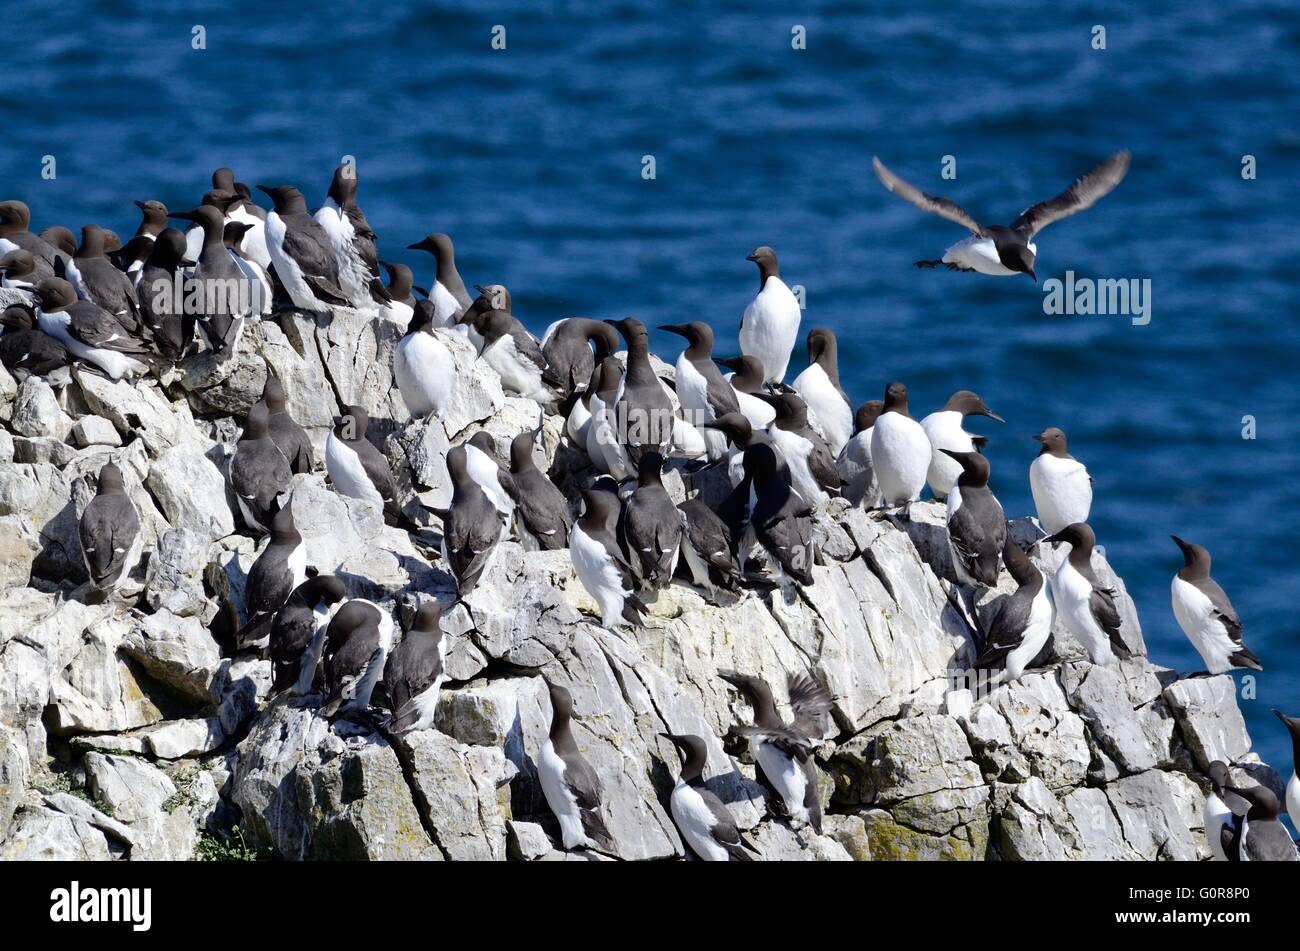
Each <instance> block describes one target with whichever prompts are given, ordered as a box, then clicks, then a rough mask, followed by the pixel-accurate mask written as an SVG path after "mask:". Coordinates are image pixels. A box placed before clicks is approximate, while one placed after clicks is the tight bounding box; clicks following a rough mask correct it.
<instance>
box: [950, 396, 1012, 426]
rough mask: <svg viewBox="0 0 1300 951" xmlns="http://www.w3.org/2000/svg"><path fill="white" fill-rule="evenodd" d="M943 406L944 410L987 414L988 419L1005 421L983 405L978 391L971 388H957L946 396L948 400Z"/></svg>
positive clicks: (970, 414)
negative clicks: (950, 394)
mask: <svg viewBox="0 0 1300 951" xmlns="http://www.w3.org/2000/svg"><path fill="white" fill-rule="evenodd" d="M943 408H944V411H945V412H955V413H961V414H962V416H987V417H988V418H989V419H996V420H997V421H998V422H999V423H1005V422H1006V420H1005V419H1003V418H1002V417H1001V416H999V415H998V414H997V413H995V412H993V410H991V409H989V408H988V406H986V405H985V403H984V401H983V400H982V399H980V396H979V394H978V393H975V392H973V391H971V390H958V391H957V392H956V393H954V394H953V395H952V396H950V397H948V402H947V403H945V404H944V406H943Z"/></svg>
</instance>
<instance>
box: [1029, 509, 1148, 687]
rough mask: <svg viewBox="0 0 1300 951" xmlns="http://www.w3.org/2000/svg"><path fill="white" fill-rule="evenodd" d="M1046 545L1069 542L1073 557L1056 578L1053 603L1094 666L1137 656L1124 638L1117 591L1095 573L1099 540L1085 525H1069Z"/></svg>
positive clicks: (1048, 540)
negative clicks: (1119, 658)
mask: <svg viewBox="0 0 1300 951" xmlns="http://www.w3.org/2000/svg"><path fill="white" fill-rule="evenodd" d="M1043 541H1045V542H1047V543H1048V544H1051V543H1053V542H1065V543H1066V544H1068V545H1069V546H1070V554H1069V555H1068V556H1067V557H1066V558H1065V560H1063V561H1062V562H1061V564H1060V566H1059V567H1058V568H1057V569H1056V574H1055V575H1053V576H1052V601H1053V602H1054V603H1055V604H1056V612H1057V614H1059V615H1060V616H1061V617H1062V618H1063V619H1064V620H1065V626H1066V628H1068V629H1069V631H1070V633H1071V634H1073V635H1074V636H1075V637H1077V638H1078V639H1079V641H1080V642H1081V643H1082V644H1083V646H1084V648H1085V649H1086V650H1087V651H1088V656H1089V657H1091V658H1092V662H1093V663H1094V664H1109V663H1112V662H1113V661H1114V660H1115V657H1116V655H1118V656H1119V657H1121V658H1125V657H1131V656H1133V654H1132V651H1131V650H1130V649H1129V647H1128V645H1127V644H1125V643H1124V639H1123V637H1121V636H1120V632H1119V629H1120V617H1119V609H1118V608H1116V606H1115V589H1114V588H1106V587H1103V586H1102V584H1101V582H1100V581H1098V580H1097V575H1096V573H1095V572H1094V571H1093V570H1092V549H1093V546H1094V545H1096V543H1097V536H1096V535H1094V534H1093V531H1092V528H1091V527H1089V526H1088V525H1087V524H1086V523H1084V522H1077V523H1075V524H1074V525H1068V526H1066V527H1065V528H1063V529H1062V530H1061V531H1059V532H1057V533H1056V534H1055V535H1048V536H1047V537H1046V538H1044V539H1043Z"/></svg>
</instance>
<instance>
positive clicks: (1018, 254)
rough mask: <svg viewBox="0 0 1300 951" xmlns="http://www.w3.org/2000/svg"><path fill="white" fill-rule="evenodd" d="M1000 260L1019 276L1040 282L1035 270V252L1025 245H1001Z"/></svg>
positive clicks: (999, 249)
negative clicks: (1026, 276)
mask: <svg viewBox="0 0 1300 951" xmlns="http://www.w3.org/2000/svg"><path fill="white" fill-rule="evenodd" d="M998 258H999V259H1000V260H1001V261H1002V263H1003V265H1005V266H1006V268H1007V269H1008V270H1011V271H1015V272H1016V273H1018V274H1027V275H1029V276H1030V277H1031V278H1033V280H1034V281H1035V282H1037V281H1038V273H1037V272H1036V271H1035V270H1034V252H1033V251H1030V250H1029V248H1027V247H1026V246H1025V245H1023V244H1007V245H999V247H998Z"/></svg>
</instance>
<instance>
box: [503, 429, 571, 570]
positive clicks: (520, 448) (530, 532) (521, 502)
mask: <svg viewBox="0 0 1300 951" xmlns="http://www.w3.org/2000/svg"><path fill="white" fill-rule="evenodd" d="M503 487H504V488H505V490H506V491H507V492H508V493H510V497H511V498H512V499H513V500H514V503H515V528H516V530H517V531H518V534H519V537H520V539H527V540H528V541H529V543H530V545H532V546H535V547H536V548H538V549H541V550H542V551H554V550H556V549H559V548H564V547H565V546H566V545H568V544H569V529H571V528H572V527H573V515H572V513H570V511H569V503H568V501H567V500H566V499H565V498H564V493H563V492H561V491H560V490H559V489H557V488H556V487H555V484H554V483H553V482H551V480H550V479H548V478H547V477H546V474H545V473H544V472H542V470H540V469H538V468H537V463H536V461H535V460H534V458H533V433H532V431H531V430H527V429H526V430H524V431H523V432H522V433H520V434H519V435H518V436H516V437H515V438H514V439H512V440H511V441H510V478H509V479H508V480H506V481H505V483H503Z"/></svg>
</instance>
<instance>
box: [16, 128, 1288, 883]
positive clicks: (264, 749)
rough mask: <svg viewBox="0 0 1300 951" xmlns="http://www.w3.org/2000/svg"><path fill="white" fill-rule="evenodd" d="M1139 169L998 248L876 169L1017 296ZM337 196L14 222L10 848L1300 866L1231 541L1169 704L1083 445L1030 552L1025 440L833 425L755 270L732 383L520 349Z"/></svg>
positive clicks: (853, 401)
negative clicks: (1255, 713) (1261, 710)
mask: <svg viewBox="0 0 1300 951" xmlns="http://www.w3.org/2000/svg"><path fill="white" fill-rule="evenodd" d="M1128 164H1129V157H1128V155H1127V153H1119V154H1117V155H1116V156H1113V157H1112V158H1110V159H1108V160H1106V161H1105V162H1103V163H1102V164H1101V165H1100V166H1098V167H1097V169H1095V170H1093V171H1092V172H1089V173H1088V174H1087V175H1084V176H1083V177H1081V178H1080V179H1079V180H1078V181H1077V182H1076V183H1075V184H1074V185H1072V186H1071V187H1070V188H1069V189H1067V190H1066V191H1065V192H1063V193H1062V194H1061V195H1059V196H1057V197H1056V198H1054V199H1052V200H1050V201H1047V202H1043V203H1040V204H1038V205H1035V206H1033V207H1031V208H1030V209H1029V210H1027V211H1026V212H1025V213H1024V214H1022V215H1021V216H1019V217H1018V218H1017V219H1016V220H1015V221H1014V222H1013V223H1012V225H1011V226H1010V227H1009V228H1001V227H994V226H983V225H980V224H978V223H977V222H975V221H974V219H972V218H971V217H970V216H969V215H968V214H967V213H966V212H964V211H963V210H962V209H961V208H959V207H958V206H957V205H956V204H954V203H953V202H951V201H948V200H947V199H942V198H936V197H933V196H929V195H926V194H924V193H922V192H921V191H920V190H919V189H916V188H915V187H914V186H911V185H909V184H908V183H907V182H905V181H903V180H902V179H900V178H898V177H897V176H896V175H894V174H893V173H892V172H890V171H889V170H888V169H887V168H885V166H884V165H883V164H881V163H880V162H879V161H878V160H877V162H876V163H875V167H876V170H877V173H878V175H879V176H880V179H881V181H882V183H883V184H884V185H885V186H886V187H887V188H888V189H889V190H890V191H891V192H894V193H896V194H897V195H899V196H900V197H902V198H904V199H906V200H908V201H909V202H911V203H913V204H915V205H917V206H918V207H919V208H921V209H923V210H926V211H930V212H934V213H936V214H939V215H941V216H943V217H945V218H947V219H949V220H951V221H954V222H956V223H958V224H960V225H962V226H963V227H964V228H967V229H968V230H969V231H970V236H969V237H968V238H966V239H965V240H964V241H962V242H961V243H960V244H958V245H954V246H953V248H950V249H949V250H948V252H947V253H946V254H945V255H944V257H943V258H942V259H941V260H939V261H922V262H918V265H919V266H924V267H933V266H935V265H937V264H940V263H942V264H946V265H947V266H949V267H952V268H954V269H959V270H971V271H976V272H979V273H982V274H984V275H990V276H1011V275H1016V274H1025V275H1027V276H1030V277H1033V278H1034V279H1037V278H1036V273H1035V270H1034V265H1035V260H1036V254H1037V247H1036V245H1035V244H1034V237H1035V235H1036V234H1037V232H1038V231H1039V230H1040V229H1041V228H1043V227H1045V226H1046V225H1047V224H1050V223H1052V222H1053V221H1056V220H1058V219H1060V218H1063V217H1066V216H1067V215H1069V214H1072V213H1074V212H1075V211H1078V210H1081V209H1084V208H1087V207H1089V206H1090V205H1092V204H1093V203H1094V202H1095V201H1097V200H1098V199H1099V198H1100V197H1102V196H1103V195H1104V194H1105V193H1106V192H1108V191H1109V190H1110V189H1112V188H1114V187H1115V186H1116V185H1117V184H1118V183H1119V182H1120V180H1121V179H1122V178H1123V176H1124V173H1125V171H1126V170H1127V168H1128ZM357 193H358V179H357V175H356V171H355V169H354V168H352V167H350V166H341V167H340V168H339V169H338V170H337V171H336V172H335V174H334V176H333V179H332V181H331V182H330V185H329V188H328V191H327V193H326V196H325V198H324V201H323V204H322V205H321V206H320V207H319V208H318V209H316V210H315V211H312V210H310V208H309V205H308V202H307V199H306V198H305V196H304V194H303V193H302V192H301V191H299V190H298V189H297V188H295V187H292V186H288V185H275V186H268V185H258V186H257V187H256V189H250V188H249V187H247V186H246V185H244V184H243V183H242V182H239V181H237V180H236V178H235V176H234V174H233V173H232V172H231V170H229V169H224V168H223V169H218V170H217V171H216V172H215V173H214V174H213V176H212V189H211V190H210V191H208V192H207V193H206V194H205V195H204V196H203V197H202V200H201V202H200V203H199V204H198V205H197V206H195V207H193V208H189V209H183V210H171V209H169V208H168V207H166V206H165V205H163V204H162V203H161V202H159V201H157V200H141V201H137V202H136V205H137V206H138V207H139V210H140V214H141V221H140V225H139V228H138V229H137V231H136V233H135V234H134V235H132V236H131V237H130V238H129V239H128V240H126V241H122V240H121V239H120V238H119V237H118V236H117V235H116V234H114V233H113V232H112V231H110V230H108V229H106V228H103V227H100V226H97V225H85V226H83V227H81V228H80V229H79V233H74V232H73V231H71V230H69V229H67V228H64V227H60V226H57V225H53V224H51V223H49V222H44V221H39V220H34V218H33V214H32V212H31V210H30V209H29V208H28V206H27V205H26V204H24V203H23V202H21V201H12V200H11V201H5V202H3V203H0V278H2V282H3V290H0V294H3V304H4V312H3V324H4V331H3V334H0V361H2V362H3V366H4V370H3V371H2V372H0V421H2V422H3V429H0V524H2V525H3V531H2V532H0V855H3V856H4V857H6V858H37V857H54V858H105V859H107V858H129V859H150V858H189V857H193V856H196V855H207V856H212V855H219V854H234V853H238V854H244V855H255V856H256V855H278V856H281V857H285V858H291V859H307V858H404V859H434V860H438V859H472V860H496V859H514V860H585V861H605V860H610V859H655V858H667V857H685V858H691V859H695V860H704V861H762V860H790V859H817V860H848V859H856V860H865V859H877V860H883V859H898V858H922V859H924V858H961V859H985V858H991V859H1034V858H1092V859H1096V858H1112V859H1144V858H1145V859H1155V858H1161V859H1167V858H1173V859H1187V860H1194V859H1208V858H1211V857H1212V858H1216V859H1232V860H1235V859H1243V860H1256V861H1258V860H1261V859H1289V860H1295V859H1296V858H1297V855H1296V850H1295V846H1294V843H1293V842H1292V839H1291V836H1290V834H1289V833H1288V832H1287V830H1286V827H1285V826H1284V825H1283V823H1282V822H1281V821H1280V819H1279V817H1280V816H1284V815H1286V814H1287V813H1288V812H1289V814H1290V817H1291V821H1292V822H1295V821H1296V819H1297V818H1300V815H1298V813H1300V781H1298V780H1297V779H1296V777H1295V774H1294V771H1293V769H1291V768H1290V766H1291V764H1287V767H1288V768H1287V769H1286V770H1285V771H1284V773H1283V775H1282V776H1279V774H1278V773H1277V772H1274V771H1273V770H1272V769H1270V768H1269V767H1268V766H1267V765H1265V764H1263V763H1261V762H1260V761H1259V759H1258V757H1257V756H1255V755H1254V754H1253V753H1251V751H1250V745H1251V744H1250V738H1249V736H1248V735H1247V734H1246V730H1245V727H1244V724H1243V721H1242V718H1241V714H1240V711H1239V710H1238V709H1237V706H1236V702H1235V689H1234V682H1233V679H1232V676H1231V671H1233V670H1234V669H1236V668H1251V669H1256V670H1258V669H1261V665H1260V661H1259V659H1258V658H1257V657H1256V656H1255V655H1254V654H1253V653H1252V652H1251V651H1250V649H1249V648H1248V647H1247V646H1246V642H1245V640H1244V639H1243V628H1244V625H1243V621H1242V619H1241V618H1240V617H1239V616H1238V614H1237V613H1236V611H1235V610H1234V609H1233V606H1232V603H1231V602H1230V600H1229V598H1228V595H1227V594H1226V593H1225V592H1224V591H1223V590H1222V589H1221V588H1220V587H1219V586H1218V585H1217V584H1216V583H1215V581H1214V579H1213V576H1212V574H1211V559H1210V553H1209V552H1208V551H1206V549H1205V548H1204V547H1202V546H1200V545H1197V544H1195V543H1194V542H1192V541H1186V540H1184V539H1182V538H1181V537H1175V538H1174V539H1173V544H1171V549H1170V553H1169V554H1170V570H1171V575H1172V611H1173V613H1174V616H1175V617H1176V618H1177V621H1178V623H1179V625H1180V626H1181V627H1182V629H1183V630H1184V631H1185V632H1186V634H1187V636H1188V638H1189V639H1190V641H1191V642H1192V644H1193V645H1194V646H1195V647H1196V649H1197V651H1198V652H1199V653H1200V655H1201V657H1202V658H1203V659H1204V663H1205V670H1204V671H1203V672H1199V671H1198V672H1193V673H1192V674H1190V675H1180V674H1178V673H1176V672H1174V671H1171V670H1168V669H1165V668H1162V667H1160V666H1158V665H1157V664H1155V663H1153V662H1152V661H1151V660H1149V659H1148V658H1147V657H1146V656H1145V655H1146V651H1145V646H1144V643H1143V640H1142V635H1141V630H1140V627H1139V625H1138V620H1137V616H1136V613H1135V612H1134V610H1133V605H1132V602H1131V601H1130V599H1129V598H1128V596H1127V594H1126V593H1125V590H1124V586H1123V583H1122V581H1121V580H1120V579H1119V578H1118V577H1116V576H1115V574H1114V572H1113V571H1112V570H1111V568H1110V566H1109V565H1108V564H1107V562H1106V560H1105V557H1104V552H1103V549H1102V547H1101V546H1100V545H1099V544H1098V539H1097V538H1096V536H1095V534H1094V532H1093V530H1092V529H1091V528H1090V527H1089V525H1088V519H1089V516H1090V513H1091V511H1092V507H1093V504H1094V498H1093V483H1092V479H1091V478H1090V477H1089V474H1088V471H1087V468H1086V467H1085V466H1084V464H1083V463H1082V462H1081V461H1079V460H1078V459H1076V458H1075V457H1074V455H1073V454H1072V450H1074V449H1075V447H1073V446H1071V444H1070V443H1069V441H1068V437H1067V434H1066V431H1067V430H1068V428H1069V424H1070V421H1069V420H1054V419H1040V420H1016V421H1015V422H1016V424H1017V426H1018V427H1019V426H1032V427H1035V428H1036V429H1037V430H1039V433H1040V434H1039V435H1038V436H1036V437H1034V438H1035V439H1037V440H1038V442H1039V443H1040V444H1041V452H1040V453H1039V455H1038V456H1037V457H1036V458H1035V459H1034V461H1033V463H1032V465H1031V466H1030V467H1029V471H1028V472H1024V471H1023V470H1022V471H1007V470H1005V469H1000V470H999V472H998V474H997V475H998V478H999V479H1001V480H1003V481H1006V480H1009V479H1028V480H1029V485H1030V487H1031V489H1032V495H1033V499H1034V504H1035V508H1036V512H1035V513H1032V514H1033V517H1022V518H1017V519H1013V520H1010V521H1009V520H1008V518H1007V516H1006V514H1005V513H1004V512H1003V509H1002V507H1001V505H1000V504H999V502H998V499H997V498H996V496H995V495H994V493H993V491H992V490H991V488H990V479H991V468H992V465H993V464H994V463H995V462H996V461H997V459H998V457H999V454H998V453H997V452H996V451H995V450H996V448H997V446H998V444H999V443H1000V442H1001V440H1002V437H1001V436H999V435H997V434H996V430H995V435H994V436H993V446H992V447H991V448H990V447H989V446H988V443H989V439H988V438H987V437H985V436H983V435H979V434H976V433H972V432H968V431H967V429H966V426H967V425H968V423H969V422H970V421H971V420H972V419H979V418H983V419H986V420H992V421H994V422H1002V418H1001V417H1000V416H998V415H997V414H996V413H995V412H994V411H993V410H992V409H991V408H990V407H989V406H988V405H987V404H986V403H985V401H984V399H983V398H981V397H980V396H979V395H978V394H976V393H973V392H971V391H969V390H965V389H959V388H956V386H954V389H955V392H953V393H952V395H951V396H950V397H949V398H948V399H947V400H946V402H944V403H943V405H942V406H939V407H938V408H937V409H935V410H934V411H933V412H929V413H925V412H923V411H920V410H917V409H914V408H913V406H914V404H913V401H912V399H911V398H910V395H909V392H908V389H907V386H906V385H905V384H904V383H903V382H900V381H885V380H881V381H880V382H879V389H878V391H877V392H875V393H858V394H853V397H850V395H849V394H848V393H846V392H845V391H844V389H843V387H842V385H841V381H840V375H839V370H838V354H837V341H836V337H835V334H834V333H833V332H832V331H831V330H829V329H826V328H821V327H814V328H806V327H805V326H804V321H803V313H802V311H801V308H800V305H799V303H798V301H797V300H796V298H795V296H794V294H793V293H792V292H791V290H790V288H789V286H788V285H787V284H786V282H785V280H784V279H783V277H782V274H781V270H780V265H779V262H778V257H777V253H776V251H775V250H773V249H772V248H771V247H766V246H763V247H759V248H757V249H756V250H754V251H753V252H752V253H751V254H750V255H749V256H748V261H750V262H752V266H753V270H748V272H747V270H746V268H745V266H744V265H743V263H742V262H740V261H739V259H740V257H741V256H742V255H740V254H739V253H738V254H737V263H738V266H737V273H736V280H735V284H734V286H733V287H732V288H731V290H730V291H729V292H728V294H729V296H730V297H731V298H732V299H733V300H734V301H735V315H736V318H738V320H739V326H738V340H739V350H740V352H739V353H736V354H731V353H718V352H716V351H715V349H714V329H713V328H712V327H711V326H710V325H709V324H708V323H704V322H700V321H691V322H686V323H679V324H667V325H662V326H656V327H647V326H645V325H644V324H643V323H642V322H641V321H640V320H638V319H637V318H636V317H635V316H628V315H623V314H609V315H604V316H602V317H601V318H600V319H594V318H587V317H578V316H575V317H570V318H568V319H564V320H560V321H557V322H555V323H553V324H552V325H550V326H549V327H546V328H544V330H543V332H542V333H541V335H540V336H535V335H534V333H533V332H532V330H530V329H529V327H528V326H527V325H526V323H525V322H524V321H523V320H521V318H520V316H517V315H516V313H515V310H514V302H513V298H512V295H511V290H510V289H508V288H507V286H506V285H504V284H501V283H486V282H485V283H482V284H473V285H467V284H466V283H465V280H464V279H463V278H462V277H461V275H460V273H459V272H458V270H457V266H456V259H455V250H454V247H453V243H452V240H451V238H450V237H449V236H448V235H446V234H442V233H432V234H429V235H428V236H427V237H425V238H423V239H422V240H419V241H416V242H414V243H412V244H410V245H409V248H410V249H412V250H414V251H418V252H427V255H428V257H427V258H426V257H425V256H424V255H419V259H420V261H421V265H420V266H419V267H417V268H416V270H415V272H414V273H413V272H412V270H411V269H410V268H409V267H407V266H406V265H403V264H400V263H395V262H385V261H381V260H379V258H378V255H377V242H378V238H377V236H376V233H375V231H374V230H373V229H372V227H371V225H370V223H369V222H368V221H367V219H366V217H365V215H364V214H363V213H362V211H361V208H360V206H359V205H358V203H357ZM263 196H264V197H263ZM413 257H414V256H413ZM755 271H756V272H757V273H756V276H757V278H758V285H757V292H756V293H755V292H754V291H753V289H752V288H753V285H752V283H751V281H752V279H753V277H754V276H755V273H754V272H755ZM484 277H486V276H484ZM492 277H493V278H494V279H495V276H492ZM750 295H752V298H751V296H750ZM724 296H725V295H724ZM719 319H722V318H719ZM734 328H735V325H734V324H733V325H730V326H728V328H727V331H728V334H729V333H730V331H731V330H732V329H734ZM537 329H542V328H537ZM652 335H654V339H655V340H656V343H657V344H658V345H660V347H661V348H663V349H665V350H666V349H668V342H669V341H673V342H674V343H675V344H676V346H674V347H672V349H673V350H676V349H678V348H680V355H679V356H678V357H677V358H676V361H675V364H674V365H668V364H665V363H663V362H662V361H660V360H659V359H658V358H657V357H655V356H654V355H653V354H652V353H651V345H650V344H651V339H652ZM804 346H806V350H807V365H806V369H803V370H802V371H801V372H799V373H798V374H797V375H795V374H792V373H790V370H789V367H790V364H791V361H792V358H793V359H795V361H796V365H797V364H798V363H800V362H802V354H801V353H800V354H796V353H795V351H796V350H801V349H802V347H804ZM787 380H789V382H787ZM958 382H959V381H954V383H955V384H956V383H958ZM875 396H879V397H880V398H879V399H874V398H868V399H862V398H863V397H875ZM858 400H862V401H861V402H858ZM995 402H996V401H995ZM1007 455H1011V453H1010V452H1008V454H1007ZM1084 455H1085V456H1086V447H1085V448H1084ZM927 488H928V496H929V498H928V499H927V500H922V496H923V494H927ZM1096 503H1097V504H1098V505H1101V506H1105V505H1106V499H1105V498H1104V497H1101V498H1098V499H1097V500H1096ZM1171 528H1173V529H1175V530H1182V528H1181V527H1179V526H1171ZM1174 545H1176V549H1175V548H1174V547H1173V546H1174ZM1179 556H1181V557H1179ZM1279 718H1280V720H1281V722H1282V724H1283V727H1284V728H1286V729H1288V730H1289V731H1290V733H1291V735H1292V736H1293V737H1295V738H1296V742H1297V748H1298V751H1300V719H1297V718H1294V717H1289V716H1286V715H1284V714H1282V713H1281V712H1279ZM1286 776H1289V782H1288V781H1287V780H1286V778H1285V777H1286Z"/></svg>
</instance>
